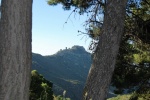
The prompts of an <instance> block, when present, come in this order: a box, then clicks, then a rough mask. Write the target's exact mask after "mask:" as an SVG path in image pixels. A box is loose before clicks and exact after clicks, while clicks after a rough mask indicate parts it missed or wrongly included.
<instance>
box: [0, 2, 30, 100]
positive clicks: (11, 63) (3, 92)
mask: <svg viewBox="0 0 150 100" xmlns="http://www.w3.org/2000/svg"><path fill="white" fill-rule="evenodd" d="M31 28H32V0H1V20H0V55H1V56H0V100H28V99H29V85H30V67H31Z"/></svg>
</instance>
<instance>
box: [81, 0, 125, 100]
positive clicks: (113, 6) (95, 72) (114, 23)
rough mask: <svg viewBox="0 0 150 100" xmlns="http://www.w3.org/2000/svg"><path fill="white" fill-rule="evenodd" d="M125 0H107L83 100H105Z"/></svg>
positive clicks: (122, 26) (115, 55) (112, 68)
mask: <svg viewBox="0 0 150 100" xmlns="http://www.w3.org/2000/svg"><path fill="white" fill-rule="evenodd" d="M126 4H127V0H107V3H106V8H105V14H104V23H103V27H102V34H101V35H100V37H99V43H98V46H97V49H96V51H95V54H94V57H93V64H92V66H91V69H90V71H89V75H88V78H87V82H86V85H85V88H84V93H83V100H106V97H107V92H108V88H109V85H110V82H111V77H112V74H113V71H114V66H115V62H116V57H117V53H118V49H119V45H120V41H121V36H122V34H123V30H124V20H125V9H126Z"/></svg>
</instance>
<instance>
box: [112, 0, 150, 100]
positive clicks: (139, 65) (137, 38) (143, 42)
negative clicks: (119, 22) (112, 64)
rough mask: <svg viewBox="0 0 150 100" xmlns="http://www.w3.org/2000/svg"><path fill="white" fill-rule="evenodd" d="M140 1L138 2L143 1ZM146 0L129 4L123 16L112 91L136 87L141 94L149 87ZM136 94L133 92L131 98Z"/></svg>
mask: <svg viewBox="0 0 150 100" xmlns="http://www.w3.org/2000/svg"><path fill="white" fill-rule="evenodd" d="M143 2H144V1H142V2H141V3H143ZM145 7H149V6H148V4H147V3H146V4H145V5H142V4H141V5H140V7H139V8H137V7H136V6H135V5H132V6H131V7H130V8H129V11H128V13H127V16H126V23H125V32H124V35H123V38H122V42H121V45H120V49H119V54H118V60H117V63H116V68H115V70H114V75H113V78H112V84H113V85H114V86H116V88H117V89H116V90H115V92H116V93H119V94H121V93H123V91H124V89H128V92H133V91H137V93H138V94H143V93H145V92H147V91H148V90H149V89H150V86H149V84H150V83H149V82H148V81H149V79H150V52H149V48H150V42H149V39H148V38H150V37H149V34H150V31H149V30H148V29H149V27H150V26H149V25H150V21H149V18H150V13H147V11H146V9H147V10H148V9H150V7H149V8H146V9H145ZM136 96H139V95H135V96H134V95H133V97H132V98H133V99H134V98H136Z"/></svg>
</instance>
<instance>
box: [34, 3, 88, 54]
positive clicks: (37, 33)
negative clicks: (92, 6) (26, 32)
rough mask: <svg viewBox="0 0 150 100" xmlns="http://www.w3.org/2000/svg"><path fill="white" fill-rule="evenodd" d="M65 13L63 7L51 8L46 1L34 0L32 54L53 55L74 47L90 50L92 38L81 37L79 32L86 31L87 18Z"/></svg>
mask: <svg viewBox="0 0 150 100" xmlns="http://www.w3.org/2000/svg"><path fill="white" fill-rule="evenodd" d="M70 13H71V11H64V10H63V9H62V6H61V5H58V6H49V5H48V4H47V2H46V0H33V25H32V52H34V53H39V54H42V55H51V54H54V53H56V52H57V51H59V50H60V49H65V48H66V47H68V48H70V47H72V46H73V45H80V46H84V47H85V49H86V50H88V46H89V42H90V38H87V39H86V37H84V38H83V39H82V37H83V36H84V35H79V36H78V34H80V33H78V32H77V31H78V30H81V31H84V27H83V24H84V21H85V20H86V16H79V15H78V14H76V16H74V14H72V15H71V17H70V18H69V20H68V22H67V24H64V23H65V22H66V20H67V18H68V16H69V15H70Z"/></svg>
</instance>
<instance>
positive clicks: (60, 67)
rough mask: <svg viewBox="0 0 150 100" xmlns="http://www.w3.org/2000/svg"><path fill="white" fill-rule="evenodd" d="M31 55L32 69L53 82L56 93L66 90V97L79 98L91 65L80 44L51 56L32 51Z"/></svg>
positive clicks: (78, 99) (88, 54)
mask: <svg viewBox="0 0 150 100" xmlns="http://www.w3.org/2000/svg"><path fill="white" fill-rule="evenodd" d="M32 57H33V58H32V69H33V70H37V71H38V72H39V73H40V74H42V75H43V76H44V77H45V78H46V79H48V80H49V81H52V82H53V90H54V93H55V94H56V95H60V94H61V95H62V93H63V91H64V90H66V91H67V93H66V97H70V98H71V99H72V100H80V97H81V95H82V90H83V87H84V84H85V80H86V77H87V74H88V71H89V68H90V65H91V54H90V53H88V52H86V51H85V49H84V48H83V47H81V46H73V47H72V48H69V49H67V48H66V49H64V50H60V51H58V52H57V53H56V54H54V55H51V56H42V55H40V54H35V53H33V54H32Z"/></svg>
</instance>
